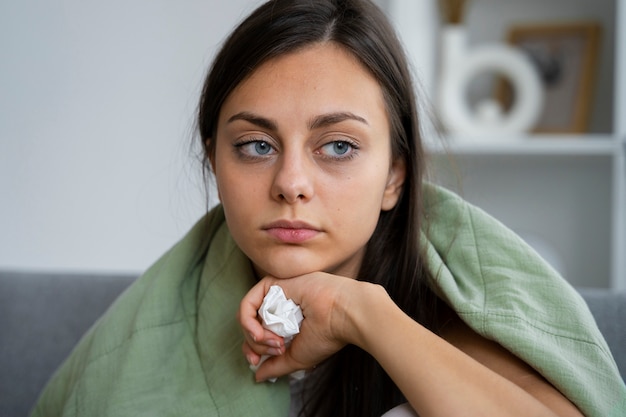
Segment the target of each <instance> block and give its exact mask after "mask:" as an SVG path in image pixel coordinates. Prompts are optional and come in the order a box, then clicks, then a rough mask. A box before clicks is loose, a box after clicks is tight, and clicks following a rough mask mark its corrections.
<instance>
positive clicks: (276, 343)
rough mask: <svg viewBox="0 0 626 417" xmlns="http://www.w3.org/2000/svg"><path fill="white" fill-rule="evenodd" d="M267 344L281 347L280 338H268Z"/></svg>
mask: <svg viewBox="0 0 626 417" xmlns="http://www.w3.org/2000/svg"><path fill="white" fill-rule="evenodd" d="M267 344H268V345H269V346H272V347H275V348H281V347H283V346H282V345H281V343H280V340H274V339H270V340H268V341H267Z"/></svg>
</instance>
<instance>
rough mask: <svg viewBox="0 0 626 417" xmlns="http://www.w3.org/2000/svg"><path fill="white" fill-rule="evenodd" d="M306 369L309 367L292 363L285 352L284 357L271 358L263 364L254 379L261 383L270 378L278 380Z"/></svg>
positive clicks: (291, 359)
mask: <svg viewBox="0 0 626 417" xmlns="http://www.w3.org/2000/svg"><path fill="white" fill-rule="evenodd" d="M307 368H309V367H307V366H304V365H302V364H299V363H297V362H296V361H294V360H293V358H292V357H291V356H290V355H289V354H288V352H287V353H286V354H284V355H280V356H273V357H271V358H269V359H267V360H266V361H265V362H263V363H262V364H261V366H260V367H259V368H258V369H257V371H256V373H255V379H256V381H257V382H263V381H267V380H268V379H271V378H280V377H281V376H285V375H289V374H290V373H292V372H295V371H299V370H301V369H307Z"/></svg>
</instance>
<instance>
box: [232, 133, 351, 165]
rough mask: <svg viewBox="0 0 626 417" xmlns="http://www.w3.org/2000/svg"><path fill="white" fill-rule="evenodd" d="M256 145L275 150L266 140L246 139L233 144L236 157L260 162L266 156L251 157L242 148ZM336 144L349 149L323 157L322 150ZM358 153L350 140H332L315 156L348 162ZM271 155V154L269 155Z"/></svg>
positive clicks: (316, 152)
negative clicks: (343, 145)
mask: <svg viewBox="0 0 626 417" xmlns="http://www.w3.org/2000/svg"><path fill="white" fill-rule="evenodd" d="M256 143H265V144H267V146H269V147H270V148H271V151H272V150H273V151H276V148H275V147H274V146H273V145H272V144H271V143H270V142H269V141H268V140H266V139H262V138H250V139H246V140H243V141H241V142H238V143H235V144H234V145H233V146H234V148H235V150H236V152H237V155H238V156H239V157H240V158H242V159H247V160H252V161H256V160H260V159H264V158H265V157H266V156H267V155H251V154H248V153H246V152H245V151H244V148H245V147H246V146H249V145H252V144H256ZM337 143H342V144H346V145H348V146H349V147H350V149H349V150H348V151H346V153H347V154H346V155H344V154H342V155H337V156H332V155H324V154H323V153H322V151H321V150H322V149H323V148H325V147H327V146H331V145H334V144H337ZM358 151H359V146H358V144H357V143H355V142H354V141H352V140H348V139H339V140H332V141H330V142H327V143H325V144H324V145H322V146H320V147H319V148H318V149H317V150H316V151H315V154H316V155H319V156H320V157H322V158H324V159H327V160H332V161H348V160H351V159H353V158H354V157H356V156H357V155H358ZM270 155H271V154H270Z"/></svg>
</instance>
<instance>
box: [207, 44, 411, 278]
mask: <svg viewBox="0 0 626 417" xmlns="http://www.w3.org/2000/svg"><path fill="white" fill-rule="evenodd" d="M215 140H216V143H215V155H214V157H213V158H212V161H211V162H212V166H213V170H214V173H215V177H216V182H217V188H218V192H219V196H220V200H221V202H222V204H223V206H224V211H225V213H226V221H227V223H228V226H229V229H230V231H231V233H232V236H233V238H234V239H235V241H236V242H237V244H238V245H239V247H240V248H241V249H242V250H243V252H244V253H245V254H246V255H247V256H248V257H249V258H250V259H251V260H252V263H253V265H254V268H255V271H256V273H257V274H258V275H259V276H265V275H272V276H274V277H277V278H290V277H294V276H298V275H302V274H305V273H309V272H314V271H324V272H329V273H334V274H338V275H344V276H348V277H355V276H356V274H357V273H358V270H359V266H360V264H361V260H362V257H363V253H364V249H365V245H366V243H367V241H368V240H369V238H370V236H371V235H372V233H373V231H374V229H375V227H376V224H377V221H378V217H379V215H380V212H381V210H389V209H391V208H393V206H394V205H395V204H396V202H397V200H398V196H399V194H400V190H401V186H402V182H403V181H404V175H405V170H404V165H403V164H402V163H392V157H391V142H390V137H389V122H388V118H387V113H386V108H385V102H384V99H383V94H382V91H381V88H380V87H379V85H378V83H377V81H376V80H375V79H374V78H373V77H372V76H371V75H370V73H369V72H367V71H366V70H365V69H364V68H363V67H362V66H361V64H360V63H359V62H358V61H357V60H356V59H355V58H354V57H353V56H352V55H351V54H349V53H347V52H346V51H345V50H344V49H342V48H341V47H339V46H337V45H336V44H334V43H324V44H319V45H315V46H311V47H307V48H306V49H303V50H301V51H298V52H295V53H291V54H288V55H284V56H281V57H278V58H275V59H273V60H270V61H268V62H267V63H265V64H263V65H262V66H260V67H259V68H258V69H257V70H255V71H254V72H253V73H252V75H251V76H250V77H249V78H247V79H246V80H244V81H243V82H242V83H241V84H240V85H239V86H238V87H237V88H236V89H235V90H234V91H233V92H232V93H231V94H230V96H229V97H228V98H227V100H226V101H225V103H224V105H223V106H222V109H221V111H220V115H219V120H218V129H217V137H216V138H215Z"/></svg>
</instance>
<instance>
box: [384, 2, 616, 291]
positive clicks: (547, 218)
mask: <svg viewBox="0 0 626 417" xmlns="http://www.w3.org/2000/svg"><path fill="white" fill-rule="evenodd" d="M381 1H383V0H381ZM386 2H387V3H388V4H390V5H391V6H393V7H390V10H391V11H392V12H393V15H394V16H395V17H396V21H398V22H400V23H402V22H404V24H400V25H399V31H400V33H401V35H405V36H407V37H408V39H407V40H406V41H405V43H406V44H407V45H408V46H409V48H408V50H409V51H410V53H412V54H413V55H414V56H413V60H414V61H415V62H417V63H418V64H421V65H417V66H416V67H417V68H422V67H426V68H427V70H426V71H424V70H422V69H420V71H418V74H423V73H425V74H436V71H437V68H438V64H437V59H438V58H437V56H436V53H435V52H434V51H437V50H438V48H437V46H436V42H437V40H436V39H434V40H433V42H432V44H433V48H431V49H428V48H420V47H417V45H416V42H417V41H416V40H415V39H420V40H421V39H426V38H427V39H430V38H428V36H430V35H429V32H428V31H429V29H427V28H425V27H424V28H422V27H421V26H420V25H415V24H414V22H413V21H410V22H409V21H408V20H406V18H405V16H414V15H415V14H414V13H410V11H409V6H408V5H409V4H413V2H412V1H411V0H387V1H386ZM425 2H426V3H428V4H429V5H430V6H433V10H436V7H435V6H436V0H425ZM420 4H421V2H420ZM496 6H497V7H496ZM424 7H425V6H424ZM422 14H424V13H422ZM430 17H431V18H432V19H431V20H434V19H435V18H436V17H433V16H430ZM585 19H591V20H597V21H600V22H601V24H602V28H603V35H602V39H603V40H602V48H601V53H600V55H599V57H598V61H597V63H598V74H597V77H596V88H595V95H594V97H593V112H592V114H591V116H590V119H591V120H590V125H589V131H590V132H600V133H591V134H583V135H574V134H529V135H500V136H498V137H493V138H484V137H482V138H477V137H471V136H464V135H456V136H454V135H445V134H441V135H438V134H436V133H434V134H428V135H427V136H428V139H431V140H426V141H425V146H426V152H427V153H428V154H430V155H431V156H432V158H431V173H430V174H431V179H432V180H434V181H435V182H439V183H442V184H443V185H446V186H449V187H450V188H452V189H455V190H456V191H459V192H461V194H462V195H463V196H464V197H465V198H466V199H468V200H469V201H471V202H473V203H475V204H477V205H478V206H481V207H482V208H484V209H485V210H486V211H487V212H489V213H491V214H493V215H494V216H495V217H497V218H499V219H500V220H502V221H503V222H504V223H505V224H507V225H508V226H510V227H511V228H512V229H513V230H516V231H518V232H519V233H520V234H522V235H526V236H531V238H534V239H535V241H537V239H538V240H539V241H542V242H543V243H545V244H547V246H548V247H550V248H552V249H554V251H553V252H555V253H557V254H558V255H559V258H560V260H562V261H563V262H562V265H563V269H564V270H565V271H566V273H565V274H564V276H565V277H566V278H567V279H568V280H570V281H571V282H572V283H573V284H574V285H576V286H583V287H593V286H599V287H607V288H612V289H614V290H626V117H624V116H625V115H626V0H603V1H600V2H597V1H595V0H577V1H575V2H570V1H568V0H543V1H540V0H533V1H530V2H517V1H513V0H511V1H506V2H502V1H501V0H476V1H475V2H473V3H472V7H471V9H470V12H469V13H468V14H467V16H466V25H467V27H468V31H469V33H470V42H471V44H472V45H478V44H483V43H486V42H491V41H496V42H497V41H502V40H503V39H504V38H505V37H504V35H505V34H506V32H507V30H508V28H509V27H510V26H511V25H512V24H514V23H520V22H530V23H532V22H539V21H545V22H555V23H557V22H559V21H573V20H585ZM420 30H421V32H420ZM433 78H434V79H433V80H430V79H429V78H427V79H426V85H427V86H430V87H431V88H429V89H428V90H427V91H428V92H429V94H430V95H431V98H432V96H433V93H434V92H435V91H436V88H435V86H436V82H437V79H436V78H437V77H436V76H434V77H433ZM418 94H419V92H418ZM426 131H427V132H429V133H433V130H429V129H426ZM540 253H541V251H540Z"/></svg>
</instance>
